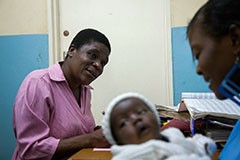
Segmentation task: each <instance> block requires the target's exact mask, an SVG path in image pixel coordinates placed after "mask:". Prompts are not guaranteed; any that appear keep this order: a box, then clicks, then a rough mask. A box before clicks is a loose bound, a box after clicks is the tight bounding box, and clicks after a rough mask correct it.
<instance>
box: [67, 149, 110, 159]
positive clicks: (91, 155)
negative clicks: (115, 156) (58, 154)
mask: <svg viewBox="0 0 240 160" xmlns="http://www.w3.org/2000/svg"><path fill="white" fill-rule="evenodd" d="M111 158H112V153H111V152H110V151H94V150H93V148H86V149H82V150H80V151H78V152H77V153H75V154H74V155H72V156H71V157H70V158H69V159H68V160H111Z"/></svg>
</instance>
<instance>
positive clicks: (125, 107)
mask: <svg viewBox="0 0 240 160" xmlns="http://www.w3.org/2000/svg"><path fill="white" fill-rule="evenodd" d="M110 122H111V129H112V133H113V137H114V139H115V140H116V142H117V144H120V145H123V144H140V143H143V142H146V141H147V140H150V139H156V138H157V137H158V135H159V132H160V130H159V127H160V126H158V122H157V120H156V117H155V116H154V114H153V112H152V111H151V110H150V109H149V108H148V107H147V106H146V104H145V103H144V102H143V101H141V100H139V99H137V98H127V99H124V100H122V101H120V102H119V103H117V104H116V106H115V107H114V108H113V110H112V112H111V116H110Z"/></svg>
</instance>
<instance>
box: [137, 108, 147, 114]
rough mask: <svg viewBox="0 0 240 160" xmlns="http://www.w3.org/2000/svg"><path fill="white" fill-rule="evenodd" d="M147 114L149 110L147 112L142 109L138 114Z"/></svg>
mask: <svg viewBox="0 0 240 160" xmlns="http://www.w3.org/2000/svg"><path fill="white" fill-rule="evenodd" d="M146 112H147V110H145V109H140V110H138V112H137V113H138V114H145V113H146Z"/></svg>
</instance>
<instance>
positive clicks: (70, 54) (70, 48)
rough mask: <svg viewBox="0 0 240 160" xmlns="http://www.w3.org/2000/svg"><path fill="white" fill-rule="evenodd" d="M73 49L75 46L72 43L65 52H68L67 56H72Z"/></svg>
mask: <svg viewBox="0 0 240 160" xmlns="http://www.w3.org/2000/svg"><path fill="white" fill-rule="evenodd" d="M75 49H76V48H75V46H74V44H71V45H70V47H69V48H68V52H67V54H68V56H69V57H72V56H73V51H74V50H75Z"/></svg>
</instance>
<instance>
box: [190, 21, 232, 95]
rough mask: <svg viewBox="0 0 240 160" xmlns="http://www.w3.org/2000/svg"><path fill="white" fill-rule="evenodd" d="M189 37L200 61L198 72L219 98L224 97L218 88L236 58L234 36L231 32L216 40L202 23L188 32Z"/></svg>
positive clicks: (194, 52)
mask: <svg viewBox="0 0 240 160" xmlns="http://www.w3.org/2000/svg"><path fill="white" fill-rule="evenodd" d="M188 39H189V42H190V46H191V49H192V52H193V55H194V57H195V58H196V59H197V61H198V64H197V67H196V72H197V73H198V74H199V75H202V76H203V77H204V79H205V81H206V82H209V88H210V89H211V90H212V91H213V92H214V93H215V95H216V96H217V97H218V98H220V99H224V97H223V96H222V95H221V94H220V93H219V91H218V88H219V86H220V84H221V82H222V81H223V79H224V77H225V76H226V74H227V73H228V72H229V71H230V69H231V68H232V66H233V65H234V61H235V59H236V55H234V50H235V46H234V45H233V41H232V37H231V36H230V34H229V35H227V36H224V37H223V38H221V39H219V40H216V39H214V38H211V37H210V36H208V35H207V34H206V33H205V32H204V31H203V30H202V28H201V25H199V24H195V25H194V26H193V27H192V28H191V29H190V30H189V32H188Z"/></svg>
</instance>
